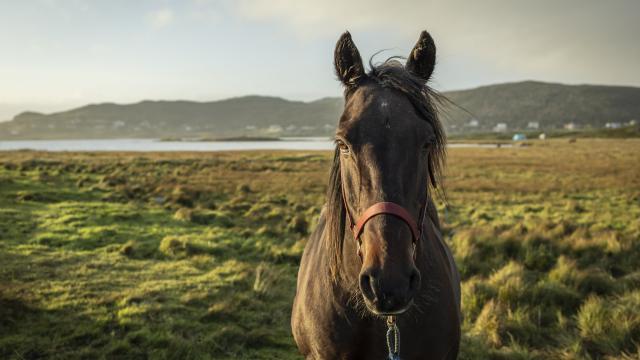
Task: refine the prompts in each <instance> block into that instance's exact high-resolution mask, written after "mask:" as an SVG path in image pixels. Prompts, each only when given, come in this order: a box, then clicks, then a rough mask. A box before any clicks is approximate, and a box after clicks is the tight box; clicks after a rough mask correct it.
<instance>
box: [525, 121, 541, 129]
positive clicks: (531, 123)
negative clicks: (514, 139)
mask: <svg viewBox="0 0 640 360" xmlns="http://www.w3.org/2000/svg"><path fill="white" fill-rule="evenodd" d="M527 127H528V128H529V129H538V128H540V123H539V122H537V121H529V123H528V124H527Z"/></svg>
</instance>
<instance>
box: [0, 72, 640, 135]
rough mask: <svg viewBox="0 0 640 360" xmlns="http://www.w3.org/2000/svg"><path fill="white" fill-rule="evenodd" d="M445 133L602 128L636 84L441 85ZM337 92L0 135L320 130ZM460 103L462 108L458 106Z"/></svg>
mask: <svg viewBox="0 0 640 360" xmlns="http://www.w3.org/2000/svg"><path fill="white" fill-rule="evenodd" d="M445 95H446V96H447V97H448V98H449V99H450V100H451V101H452V102H453V103H455V104H456V106H451V105H447V106H445V109H443V110H444V112H445V113H446V116H445V124H446V127H447V130H448V132H449V133H470V132H486V131H490V130H491V129H493V128H494V127H495V125H496V124H498V123H505V124H507V127H508V129H509V130H518V129H526V128H527V127H528V125H529V123H530V122H535V123H538V125H539V127H540V129H545V130H546V129H549V130H551V129H559V128H562V127H563V126H564V125H565V124H567V123H574V124H575V125H576V127H578V128H601V127H603V126H604V125H605V124H606V123H610V122H618V123H626V122H629V121H630V120H632V119H640V88H634V87H620V86H596V85H561V84H551V83H542V82H533V81H526V82H519V83H511V84H500V85H491V86H483V87H479V88H475V89H470V90H462V91H452V92H446V93H445ZM342 104H343V101H342V99H341V98H324V99H320V100H316V101H312V102H300V101H289V100H285V99H282V98H277V97H265V96H245V97H239V98H232V99H226V100H220V101H212V102H194V101H142V102H139V103H135V104H126V105H121V104H113V103H103V104H92V105H87V106H83V107H80V108H76V109H71V110H68V111H63V112H57V113H52V114H41V113H35V112H24V113H21V114H19V115H17V116H16V117H14V119H13V120H12V121H9V122H5V123H0V138H2V139H69V138H122V137H129V138H131V137H133V138H162V137H229V136H324V135H330V134H331V133H332V132H333V129H334V126H335V123H336V121H337V119H338V117H339V114H340V111H341V109H342ZM463 109H464V110H463Z"/></svg>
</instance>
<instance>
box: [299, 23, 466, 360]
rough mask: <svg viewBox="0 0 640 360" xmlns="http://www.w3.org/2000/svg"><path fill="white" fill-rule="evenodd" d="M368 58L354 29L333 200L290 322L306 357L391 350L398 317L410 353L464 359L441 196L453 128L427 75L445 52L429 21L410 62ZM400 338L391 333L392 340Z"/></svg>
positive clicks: (306, 261) (379, 355) (305, 260)
mask: <svg viewBox="0 0 640 360" xmlns="http://www.w3.org/2000/svg"><path fill="white" fill-rule="evenodd" d="M399 59H402V58H399V57H391V58H389V59H387V60H386V61H384V62H383V63H381V64H377V65H374V64H373V63H372V61H371V60H370V61H369V67H370V71H369V72H365V69H364V65H363V63H362V59H361V57H360V54H359V51H358V49H357V47H356V46H355V44H354V42H353V40H352V38H351V35H350V34H349V32H348V31H347V32H345V33H344V34H343V35H342V36H341V37H340V39H339V40H338V42H337V44H336V48H335V52H334V66H335V71H336V74H337V77H338V79H339V80H340V82H341V83H342V85H343V87H344V100H345V105H344V111H343V113H342V116H341V117H340V119H339V121H338V125H337V130H336V133H335V144H336V146H335V150H334V156H333V165H332V168H331V171H330V176H329V184H328V189H327V195H326V203H325V205H324V206H323V209H322V211H321V214H320V219H319V221H318V224H317V227H316V229H315V230H314V232H313V233H312V234H311V236H310V237H309V240H308V242H307V244H306V246H305V249H304V252H303V254H302V259H301V262H300V268H299V271H298V280H297V288H296V294H295V298H294V301H293V307H292V313H291V330H292V334H293V337H294V340H295V342H296V345H297V347H298V350H299V351H300V353H301V354H302V355H303V356H304V357H305V358H306V359H385V358H387V354H388V352H387V350H389V357H390V358H397V357H393V356H391V352H392V350H391V349H390V348H391V346H390V345H389V349H387V335H388V334H387V333H388V331H389V329H390V327H389V326H391V325H390V324H391V323H389V324H385V321H384V320H385V319H389V320H391V321H392V322H393V326H394V329H397V330H398V331H400V332H401V334H402V336H401V338H400V339H401V347H400V348H399V349H398V348H395V347H394V350H393V351H396V350H399V354H398V352H396V353H395V354H396V355H399V356H400V357H401V358H402V359H455V358H457V355H458V348H459V344H460V319H461V315H460V276H459V274H458V270H457V268H456V265H455V262H454V260H453V257H452V255H451V251H450V249H449V248H448V247H447V245H446V244H445V242H444V241H443V236H442V234H441V228H440V221H439V218H438V214H437V210H436V207H435V204H434V200H433V197H432V194H433V193H437V192H438V191H439V190H440V189H441V188H442V187H441V186H440V187H439V184H440V182H441V177H442V175H441V174H442V169H443V167H444V163H445V157H446V136H445V134H444V130H443V127H442V125H441V123H440V120H439V117H438V112H437V104H438V103H439V102H441V101H443V98H442V96H441V95H439V94H438V93H437V92H436V91H435V90H433V89H432V88H431V87H429V86H428V85H427V82H428V81H429V79H430V78H431V75H432V73H433V69H434V66H435V59H436V47H435V44H434V42H433V39H432V37H431V35H430V34H429V33H428V32H426V31H423V32H422V33H421V35H420V38H419V40H418V42H417V43H416V45H415V47H414V48H413V50H412V51H411V53H410V54H409V56H408V57H407V60H406V63H405V64H402V63H401V62H400V60H399ZM391 341H393V339H391Z"/></svg>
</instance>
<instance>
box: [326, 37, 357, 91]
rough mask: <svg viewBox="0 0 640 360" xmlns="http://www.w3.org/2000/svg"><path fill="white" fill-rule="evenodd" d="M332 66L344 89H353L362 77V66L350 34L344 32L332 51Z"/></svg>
mask: <svg viewBox="0 0 640 360" xmlns="http://www.w3.org/2000/svg"><path fill="white" fill-rule="evenodd" d="M333 64H334V66H335V68H336V75H337V76H338V79H340V81H341V82H342V84H343V85H344V86H346V87H353V86H355V85H356V84H357V83H358V80H359V79H360V78H362V76H364V66H363V65H362V59H361V58H360V53H359V52H358V48H357V47H356V44H354V43H353V40H352V39H351V34H349V32H348V31H346V32H345V33H344V34H342V36H340V39H338V43H336V50H335V51H334V59H333Z"/></svg>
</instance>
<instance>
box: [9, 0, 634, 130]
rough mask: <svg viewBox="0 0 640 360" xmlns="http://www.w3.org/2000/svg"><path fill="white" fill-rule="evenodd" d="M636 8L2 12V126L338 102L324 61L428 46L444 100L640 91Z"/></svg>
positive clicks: (501, 1) (91, 5) (279, 4)
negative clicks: (539, 84)
mask: <svg viewBox="0 0 640 360" xmlns="http://www.w3.org/2000/svg"><path fill="white" fill-rule="evenodd" d="M639 14H640V1H637V0H610V1H599V0H562V1H560V0H537V1H518V0H484V1H475V0H468V1H457V0H446V1H445V0H443V1H436V0H419V1H402V0H395V1H389V0H384V1H382V0H351V1H348V0H341V1H339V0H323V1H305V0H182V1H170V0H138V1H131V0H21V1H18V0H0V26H1V27H2V31H0V120H9V119H10V118H11V117H12V116H13V115H15V114H17V113H19V112H21V111H24V110H34V111H40V112H52V111H59V110H63V109H68V108H71V107H75V106H81V105H84V104H87V103H100V102H118V103H131V102H137V101H140V100H144V99H153V100H161V99H164V100H175V99H182V100H196V101H210V100H217V99H223V98H229V97H235V96H243V95H249V94H258V95H270V96H280V97H284V98H287V99H292V100H303V101H310V100H314V99H318V98H322V97H327V96H340V95H341V88H340V85H339V84H338V82H337V81H336V80H335V75H334V73H333V64H332V61H333V48H334V46H335V42H336V40H337V39H338V37H339V36H340V34H341V33H342V32H343V31H345V30H349V31H350V32H351V34H352V36H353V39H354V41H355V43H356V45H357V46H358V47H359V49H360V53H361V55H362V57H363V59H365V61H366V60H368V59H369V57H371V56H372V55H373V54H374V53H376V52H377V51H379V50H384V51H383V52H382V53H381V54H380V55H378V56H377V57H375V58H374V62H375V61H376V60H377V61H382V60H384V58H386V57H388V56H392V55H401V56H407V55H408V53H409V51H410V50H411V48H412V47H413V45H414V44H415V42H416V41H417V38H418V35H419V34H420V32H421V31H422V30H427V31H429V32H430V33H431V34H432V36H433V38H434V39H435V42H436V47H437V65H436V70H435V73H434V76H433V80H432V86H434V87H435V88H437V89H439V90H443V91H446V90H453V89H465V88H472V87H477V86H482V85H488V84H495V83H502V82H514V81H522V80H539V81H549V82H561V83H568V84H583V83H589V84H608V85H630V86H640V69H639V66H638V65H639V64H640V45H639V44H640V40H639V39H638V38H639V37H640V21H638V17H639Z"/></svg>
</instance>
